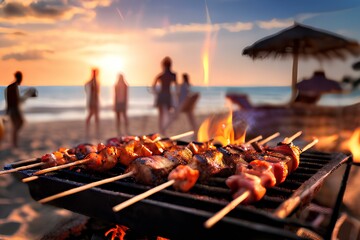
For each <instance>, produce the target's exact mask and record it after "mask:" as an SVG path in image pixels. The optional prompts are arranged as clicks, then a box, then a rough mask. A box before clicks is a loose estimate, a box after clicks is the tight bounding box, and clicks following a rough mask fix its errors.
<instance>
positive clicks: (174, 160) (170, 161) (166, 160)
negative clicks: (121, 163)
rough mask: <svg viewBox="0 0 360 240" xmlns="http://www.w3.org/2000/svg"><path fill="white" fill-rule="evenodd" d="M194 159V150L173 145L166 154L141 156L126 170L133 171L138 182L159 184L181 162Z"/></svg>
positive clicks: (185, 162) (184, 162)
mask: <svg viewBox="0 0 360 240" xmlns="http://www.w3.org/2000/svg"><path fill="white" fill-rule="evenodd" d="M191 159H192V152H191V151H190V150H189V149H188V148H187V147H184V146H173V147H172V148H171V150H167V151H165V152H164V155H163V156H161V155H152V156H148V157H139V158H136V159H135V160H134V161H132V162H131V163H130V164H129V166H128V168H127V169H126V172H133V177H134V178H135V179H136V182H139V183H143V184H146V185H158V184H161V183H163V182H165V181H166V179H167V177H168V175H169V173H170V171H171V170H173V169H174V168H175V167H177V166H179V165H181V164H187V163H188V162H189V161H190V160H191Z"/></svg>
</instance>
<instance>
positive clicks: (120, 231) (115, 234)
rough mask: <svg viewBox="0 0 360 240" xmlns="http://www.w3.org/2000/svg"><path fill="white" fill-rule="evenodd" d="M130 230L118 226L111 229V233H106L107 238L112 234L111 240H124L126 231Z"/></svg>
mask: <svg viewBox="0 0 360 240" xmlns="http://www.w3.org/2000/svg"><path fill="white" fill-rule="evenodd" d="M128 229H129V228H128V227H125V226H122V225H117V224H116V227H114V228H111V229H110V230H109V231H107V232H106V233H105V237H107V235H109V234H111V240H115V239H119V240H124V237H125V234H126V231H127V230H128Z"/></svg>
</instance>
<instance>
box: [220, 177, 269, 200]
mask: <svg viewBox="0 0 360 240" xmlns="http://www.w3.org/2000/svg"><path fill="white" fill-rule="evenodd" d="M225 183H226V185H227V186H228V187H229V188H230V191H231V193H232V197H233V198H234V199H235V198H237V197H239V196H240V195H242V194H243V193H244V192H246V191H248V192H249V196H248V197H247V198H245V200H244V201H242V202H241V203H242V204H251V203H253V202H255V201H259V200H260V199H261V198H262V197H263V196H264V195H265V193H266V188H265V187H264V186H263V185H262V184H261V179H260V178H259V177H258V176H255V175H252V174H248V173H240V174H237V175H232V176H230V177H229V178H227V179H226V181H225Z"/></svg>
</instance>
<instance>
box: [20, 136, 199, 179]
mask: <svg viewBox="0 0 360 240" xmlns="http://www.w3.org/2000/svg"><path fill="white" fill-rule="evenodd" d="M192 134H194V131H188V132H185V133H182V134H178V135H175V136H172V137H169V140H171V141H173V140H176V139H180V138H183V137H186V136H190V135H192ZM146 140H147V141H148V143H150V144H152V145H155V146H156V148H157V147H158V146H159V144H160V140H163V139H161V138H159V137H157V138H155V139H153V140H152V139H151V138H146ZM115 141H118V140H113V139H112V140H111V142H112V144H113V145H116V143H115ZM164 141H165V140H164ZM134 144H135V143H134V141H131V140H130V141H129V145H130V147H129V148H127V147H125V149H121V150H120V152H118V151H117V156H118V157H119V162H120V163H122V164H123V165H128V163H129V162H130V161H132V160H134V159H135V158H136V157H138V155H137V154H135V153H134ZM141 147H142V148H141V149H140V150H139V151H141V155H142V156H150V155H152V153H151V151H150V150H149V149H148V148H147V147H145V146H143V145H142V144H141ZM102 148H106V147H105V146H102ZM108 148H110V147H108ZM131 148H132V149H131ZM159 148H160V147H159ZM101 150H102V149H101ZM152 150H154V147H153V148H152ZM156 150H157V152H158V153H159V149H156ZM114 151H115V150H114ZM161 151H163V150H161ZM161 151H160V152H161ZM94 152H95V151H91V152H90V153H89V155H88V157H87V158H86V159H81V160H77V161H71V162H69V163H62V164H55V165H54V166H52V167H48V168H45V169H42V170H39V171H37V172H35V173H34V174H33V176H30V177H27V178H24V179H22V181H23V182H24V183H26V182H30V181H33V180H36V179H38V175H41V174H45V173H48V172H52V171H57V170H61V169H64V168H69V167H73V166H77V165H86V167H90V169H92V170H95V171H99V166H100V168H101V166H102V165H105V166H106V169H105V170H107V169H110V168H112V167H114V166H115V165H116V164H115V162H114V161H113V160H111V165H110V166H107V164H106V162H108V160H109V159H108V158H107V157H104V156H102V157H101V156H99V155H96V154H95V153H94ZM84 155H86V154H84ZM105 155H106V154H105ZM120 155H121V156H120ZM83 157H84V156H83Z"/></svg>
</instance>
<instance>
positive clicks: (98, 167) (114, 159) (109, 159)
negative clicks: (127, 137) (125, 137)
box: [85, 146, 119, 172]
mask: <svg viewBox="0 0 360 240" xmlns="http://www.w3.org/2000/svg"><path fill="white" fill-rule="evenodd" d="M87 158H89V159H91V160H90V161H89V162H88V163H86V164H85V168H86V169H89V170H91V171H97V172H104V171H107V170H110V169H112V168H113V167H115V165H116V164H117V163H118V158H119V152H118V150H117V148H116V147H114V146H109V147H106V148H104V149H102V150H101V151H100V152H99V153H90V154H89V155H88V156H87Z"/></svg>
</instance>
